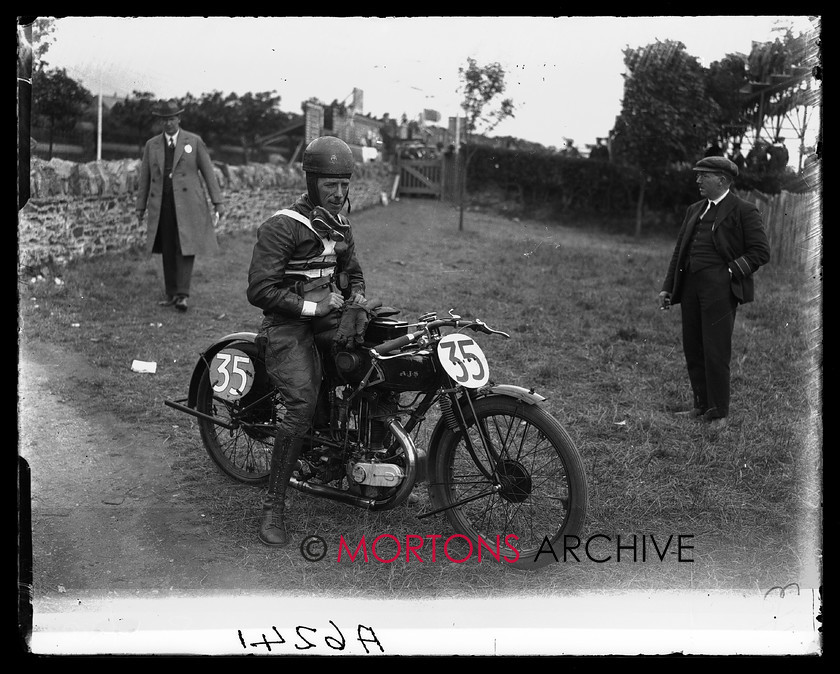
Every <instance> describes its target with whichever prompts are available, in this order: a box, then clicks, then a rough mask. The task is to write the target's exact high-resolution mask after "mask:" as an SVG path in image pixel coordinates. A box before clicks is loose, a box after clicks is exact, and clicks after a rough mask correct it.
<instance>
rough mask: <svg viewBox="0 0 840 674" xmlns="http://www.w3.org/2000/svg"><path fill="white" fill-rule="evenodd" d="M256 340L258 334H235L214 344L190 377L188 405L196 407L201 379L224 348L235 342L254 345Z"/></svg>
mask: <svg viewBox="0 0 840 674" xmlns="http://www.w3.org/2000/svg"><path fill="white" fill-rule="evenodd" d="M256 340H257V333H256V332H234V333H231V334H229V335H225V336H224V337H222V338H221V339H220V340H219V341H218V342H216V343H214V344H213V345H211V346H210V347H209V348H208V349H206V350H205V351H203V352H202V354H201V356H200V357H199V359H198V362H197V363H196V364H195V368H194V369H193V373H192V377H190V389H189V394H188V398H187V404H188V405H189V406H190V407H195V404H196V396H197V393H198V383H199V382H200V381H201V377H202V376H204V373H205V372H206V371H207V368H208V367H210V361H212V360H213V356H215V355H216V354H217V353H218V352H219V351H221V350H222V349H223V348H225V347H226V346H229V345H230V344H233V343H234V342H249V343H251V344H254V343H255V342H256Z"/></svg>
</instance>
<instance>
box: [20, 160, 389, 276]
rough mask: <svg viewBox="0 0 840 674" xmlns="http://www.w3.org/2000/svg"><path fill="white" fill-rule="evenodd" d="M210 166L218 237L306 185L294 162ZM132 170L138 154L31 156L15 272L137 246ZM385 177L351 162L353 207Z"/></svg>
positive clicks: (384, 169)
mask: <svg viewBox="0 0 840 674" xmlns="http://www.w3.org/2000/svg"><path fill="white" fill-rule="evenodd" d="M215 170H216V177H217V178H218V180H219V184H220V185H221V187H222V190H223V192H224V195H225V202H226V203H225V217H224V218H222V220H221V221H220V223H219V226H218V228H217V232H218V233H219V235H220V236H224V235H225V234H228V233H233V232H237V231H242V230H255V229H256V228H257V227H258V226H259V224H260V223H261V222H262V221H263V220H265V219H266V218H267V217H269V216H270V215H271V214H273V213H274V212H275V211H277V210H278V209H280V208H284V207H285V206H287V205H288V204H289V203H290V202H291V201H292V200H294V199H295V198H297V197H298V196H299V195H300V194H302V193H303V192H305V191H306V182H305V179H304V175H303V172H302V171H301V169H300V167H299V166H288V165H284V164H249V165H244V166H232V165H228V164H217V165H216V169H215ZM139 171H140V160H139V159H124V160H119V161H99V162H89V163H85V164H79V163H76V162H71V161H66V160H62V159H52V160H50V161H45V160H42V159H33V160H32V166H31V169H30V190H31V195H30V199H29V201H28V202H27V204H26V205H25V206H24V207H23V208H22V209H21V210H20V211H19V213H18V267H19V271H20V272H22V273H32V272H36V271H37V272H40V271H41V270H42V269H43V268H44V267H47V268H54V267H57V266H62V265H65V264H67V263H68V262H72V261H74V260H78V259H84V258H91V257H95V256H98V255H105V254H109V253H121V252H126V251H128V250H132V249H136V248H140V247H142V245H143V244H144V243H145V237H146V227H145V225H143V226H140V225H138V223H137V219H136V216H135V210H134V206H135V194H136V191H137V184H138V179H139ZM392 183H393V174H392V169H391V167H390V166H388V165H384V164H376V163H369V164H363V165H359V166H358V168H357V172H356V174H355V175H354V178H353V184H352V186H351V197H350V198H351V203H352V205H353V210H354V211H358V210H362V209H364V208H370V207H372V206H375V205H378V204H380V203H381V202H382V196H383V193H385V194H390V190H391V185H392Z"/></svg>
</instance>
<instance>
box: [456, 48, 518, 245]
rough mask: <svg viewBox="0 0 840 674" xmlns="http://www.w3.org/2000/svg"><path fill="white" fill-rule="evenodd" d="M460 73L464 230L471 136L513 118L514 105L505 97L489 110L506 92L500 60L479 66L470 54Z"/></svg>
mask: <svg viewBox="0 0 840 674" xmlns="http://www.w3.org/2000/svg"><path fill="white" fill-rule="evenodd" d="M458 75H459V78H460V81H461V85H460V87H459V91H460V92H461V93H463V96H464V98H463V101H462V102H461V108H462V109H463V110H464V113H465V125H464V126H465V128H464V132H465V151H464V162H463V167H462V170H461V204H460V215H459V219H458V229H459V230H463V229H464V198H465V190H466V184H467V169H468V167H469V163H470V160H471V159H472V157H473V156H474V154H475V148H474V147H472V146H471V143H470V136H471V135H474V134H476V133H477V132H478V131H479V129H480V130H481V132H482V133H484V134H487V133H489V132H490V131H492V130H493V129H494V128H496V126H498V125H499V123H500V122H502V121H503V120H505V119H507V118H508V117H513V110H514V106H513V102H512V101H511V99H509V98H504V99H501V100H500V101H499V107H498V108H489V109H488V106H489V105H490V104H491V103H492V102H495V101H497V100H498V99H500V98H501V96H502V95H503V94H504V93H505V71H504V69H503V68H502V66H501V65H499V64H498V63H490V64H488V65H486V66H484V67H480V66H479V65H478V63H477V62H476V60H475V59H474V58H472V57H470V58H468V59H467V66H466V67H463V66H462V67H460V68H459V69H458Z"/></svg>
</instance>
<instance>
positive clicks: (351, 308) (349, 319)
mask: <svg viewBox="0 0 840 674" xmlns="http://www.w3.org/2000/svg"><path fill="white" fill-rule="evenodd" d="M354 297H356V298H357V300H356V301H355V302H350V301H349V300H348V301H347V302H346V303H345V304H344V309H343V312H342V315H341V323H340V324H339V326H338V330H337V331H336V334H335V338H334V340H333V341H334V342H335V344H336V346H337V347H339V348H343V349H352V348H354V347H356V346H359V345H360V344H362V343H363V342H364V340H365V331H366V330H367V326H368V323H370V314H371V312H372V311H373V310H374V309H377V308H378V307H381V306H382V302H380V301H378V300H366V299H365V298H364V297H363V296H362V295H354Z"/></svg>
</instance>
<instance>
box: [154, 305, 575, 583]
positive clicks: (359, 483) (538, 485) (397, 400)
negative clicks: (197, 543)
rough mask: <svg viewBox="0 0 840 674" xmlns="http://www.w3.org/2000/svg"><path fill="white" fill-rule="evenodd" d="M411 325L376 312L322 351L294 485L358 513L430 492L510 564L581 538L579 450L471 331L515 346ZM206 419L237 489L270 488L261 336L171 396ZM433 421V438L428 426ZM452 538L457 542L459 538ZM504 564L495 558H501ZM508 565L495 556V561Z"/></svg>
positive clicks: (432, 325)
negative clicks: (495, 375) (494, 366)
mask: <svg viewBox="0 0 840 674" xmlns="http://www.w3.org/2000/svg"><path fill="white" fill-rule="evenodd" d="M448 313H449V315H448V316H446V317H443V318H438V317H437V315H436V313H434V312H432V313H428V314H424V315H423V316H421V317H420V318H419V319H418V320H417V322H415V323H409V322H407V321H404V320H399V319H398V318H395V317H394V314H399V312H396V311H395V312H392V314H391V315H387V316H386V315H383V316H376V315H374V316H372V317H371V319H370V322H369V324H368V326H367V329H366V330H365V333H364V341H363V343H361V344H360V345H358V346H357V347H356V348H349V349H339V350H336V349H330V348H329V347H328V346H327V345H321V348H319V352H320V353H321V358H322V359H323V365H324V367H323V372H324V375H323V382H322V386H321V395H320V399H319V403H318V412H317V413H316V415H315V419H314V421H313V423H312V426H311V428H310V431H309V433H308V437H307V440H306V442H305V443H304V448H303V451H302V453H301V459H300V461H299V462H298V467H297V471H296V472H295V474H294V475H293V477H292V479H291V482H290V486H291V487H293V488H294V489H296V490H298V491H300V492H302V493H305V494H309V495H312V496H316V497H321V498H327V499H331V500H334V501H338V502H341V503H344V504H347V505H350V506H354V507H357V508H365V509H369V510H372V511H384V510H390V509H392V508H395V507H397V506H399V505H401V504H403V503H405V502H406V500H407V499H408V498H409V495H410V494H411V493H412V491H413V490H414V488H415V486H418V485H423V484H424V485H426V487H427V489H428V495H429V503H430V506H431V508H430V509H429V510H427V511H426V512H422V513H420V514H419V515H418V517H419V518H420V519H423V518H428V517H432V516H435V515H439V514H441V513H443V514H445V516H446V519H447V520H448V522H449V524H450V525H451V527H452V529H454V530H455V532H456V533H457V534H461V537H465V539H468V540H469V542H470V543H469V546H470V549H472V546H473V545H477V546H481V545H483V546H485V549H487V546H492V547H495V549H496V551H497V554H498V553H499V548H500V547H501V553H502V554H504V555H505V556H504V559H505V561H506V562H507V563H509V564H510V565H511V566H512V567H515V568H520V569H534V568H539V567H541V566H544V565H545V564H546V563H549V562H550V561H553V560H554V559H555V557H554V556H553V555H552V554H540V553H541V552H542V553H545V551H546V550H548V546H546V547H543V546H545V544H546V541H547V542H548V543H549V544H550V545H551V546H552V547H553V546H554V544H556V543H557V542H558V541H561V540H562V539H563V537H564V536H578V535H579V534H580V532H581V529H582V528H583V523H584V520H585V517H586V512H587V498H588V496H587V481H586V474H585V470H584V465H583V462H582V460H581V457H580V454H579V452H578V450H577V448H576V447H575V444H574V442H573V441H572V439H571V437H570V436H569V434H568V433H567V431H566V430H565V429H564V428H563V426H562V425H561V424H560V423H559V422H558V421H557V420H556V419H555V418H554V417H553V416H552V415H551V414H550V413H549V412H548V411H547V410H546V408H545V406H544V404H543V403H544V401H545V398H544V397H543V396H541V395H539V394H537V393H536V392H534V390H533V389H527V388H523V387H521V386H516V385H512V384H496V383H494V382H493V381H492V380H491V379H490V367H489V364H488V362H487V358H486V356H485V354H484V352H483V351H482V349H481V347H480V346H479V345H478V343H477V342H476V341H475V340H474V339H473V337H472V336H471V335H470V334H467V331H470V332H471V333H478V334H483V335H495V336H501V337H504V338H509V337H510V335H508V334H507V333H505V332H502V331H500V330H496V329H493V328H491V327H489V326H488V325H487V324H486V323H484V322H483V321H481V320H478V319H463V318H461V317H460V316H458V315H456V314H454V313H452V312H451V311H450V312H448ZM165 404H166V405H168V406H169V407H171V408H174V409H176V410H179V411H181V412H185V413H187V414H190V415H192V416H193V417H196V418H197V419H198V422H197V424H198V428H199V432H200V435H201V440H202V443H203V445H204V448H205V449H206V450H207V452H208V454H209V455H210V458H211V459H212V460H213V461H214V462H215V464H216V465H217V466H218V468H219V469H221V470H222V471H223V472H224V473H225V474H227V475H228V476H230V477H231V478H233V479H235V480H238V481H239V482H243V483H247V484H253V485H259V484H262V483H264V482H266V481H267V479H268V475H269V472H270V467H271V453H272V450H273V445H274V437H275V433H276V429H277V426H278V424H279V423H280V421H281V420H282V418H283V414H284V404H283V400H282V398H281V397H280V395H279V394H278V392H277V391H276V390H275V389H274V387H273V386H272V385H271V383H270V382H269V379H268V375H267V373H266V369H265V364H264V363H263V362H262V361H261V358H260V354H259V350H258V348H257V344H256V333H253V332H237V333H233V334H229V335H226V336H225V337H223V338H221V339H220V340H218V341H216V342H215V343H214V344H212V345H211V346H210V347H209V348H208V349H206V350H205V351H204V352H203V353H202V354H201V355H200V357H199V360H198V362H197V363H196V365H195V368H194V370H193V373H192V377H191V381H190V384H189V390H188V395H187V397H186V398H184V399H181V400H175V401H169V400H167V401H165ZM434 416H436V417H437V419H436V421H434V425H433V428H432V430H431V433H430V434H428V436H427V437H428V440H427V441H426V442H420V441H419V438H421V434H420V433H419V429H420V427H421V425H422V424H423V422H424V421H425V420H426V419H427V418H430V417H434ZM461 537H458V538H461ZM497 559H500V558H499V557H497ZM500 561H501V560H500Z"/></svg>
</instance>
